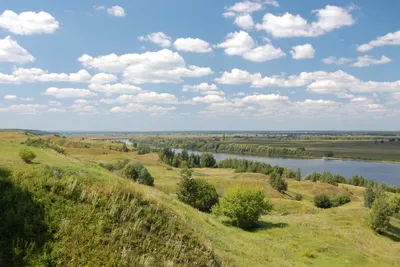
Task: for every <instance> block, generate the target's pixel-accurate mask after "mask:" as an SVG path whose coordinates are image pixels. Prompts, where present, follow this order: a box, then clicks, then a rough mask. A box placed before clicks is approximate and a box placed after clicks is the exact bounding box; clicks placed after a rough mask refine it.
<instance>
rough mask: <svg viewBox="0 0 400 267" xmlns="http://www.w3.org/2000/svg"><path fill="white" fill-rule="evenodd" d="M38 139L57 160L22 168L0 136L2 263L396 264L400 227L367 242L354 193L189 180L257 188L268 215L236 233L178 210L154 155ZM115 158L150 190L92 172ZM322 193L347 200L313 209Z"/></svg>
mask: <svg viewBox="0 0 400 267" xmlns="http://www.w3.org/2000/svg"><path fill="white" fill-rule="evenodd" d="M42 138H44V139H46V140H50V141H51V142H52V143H54V144H56V145H59V146H62V147H63V149H65V154H58V153H56V152H55V151H54V150H52V149H43V148H35V147H30V149H32V150H33V151H34V153H35V154H36V155H37V158H36V159H35V160H34V164H25V163H24V162H23V161H22V160H21V159H19V157H18V152H19V150H20V149H21V148H24V147H25V145H23V144H21V142H23V141H25V140H26V139H27V136H26V135H24V134H23V133H21V132H13V133H12V134H10V132H8V133H0V150H1V153H0V166H4V167H6V168H7V169H9V170H10V171H11V173H10V174H7V173H6V172H5V171H3V172H2V173H3V174H2V175H3V177H2V178H1V183H2V184H1V190H2V192H1V194H0V195H1V196H2V198H1V203H2V204H3V203H6V204H7V205H5V206H7V207H9V209H8V210H5V211H3V213H2V214H1V217H4V218H8V219H7V220H3V218H2V220H1V221H2V223H1V224H0V225H1V226H0V231H1V233H2V234H3V235H4V236H7V239H5V240H6V242H2V243H1V245H0V247H1V248H0V249H1V252H0V257H2V259H5V258H8V259H9V257H10V256H12V257H13V259H15V260H18V261H19V262H21V265H22V264H23V263H27V264H28V265H44V263H46V264H49V265H65V266H68V265H69V266H82V265H85V266H98V265H105V266H157V265H159V266H165V265H167V266H218V265H222V266H400V259H399V258H398V252H399V251H400V242H399V241H400V221H399V220H397V219H395V218H392V219H391V225H392V228H391V229H390V231H389V233H388V234H387V235H386V236H381V235H377V234H375V233H374V232H373V231H372V230H371V229H370V228H369V227H368V225H367V223H366V217H367V215H368V210H367V209H366V208H364V206H363V193H364V189H363V188H361V187H355V186H350V185H339V186H338V187H336V186H332V185H329V184H323V183H312V182H310V181H301V182H298V181H294V180H288V183H289V191H288V192H287V193H286V194H281V193H279V192H277V191H276V190H274V189H273V188H272V187H271V186H270V185H269V183H268V179H269V177H268V176H265V175H261V174H250V173H235V172H234V171H233V170H227V169H195V170H194V177H195V178H202V179H204V180H206V181H208V182H210V183H212V184H214V185H215V186H216V187H217V190H218V192H219V194H220V195H223V192H224V191H225V190H226V189H227V188H229V187H232V186H237V185H246V186H256V187H262V188H264V191H265V192H266V194H267V195H268V197H269V198H270V199H271V201H272V203H273V204H274V211H273V212H272V213H270V214H268V215H266V216H263V217H262V218H261V221H260V222H259V223H258V225H257V227H256V228H255V229H253V230H251V231H245V230H242V229H239V228H236V227H233V226H231V225H229V224H227V223H226V222H225V221H224V220H223V219H220V218H217V217H215V216H214V215H213V214H207V213H202V212H199V211H197V210H195V209H193V208H191V207H190V206H187V205H184V204H182V203H180V202H179V201H178V200H177V198H176V196H175V192H176V185H177V182H178V181H179V169H175V168H170V167H168V166H166V165H164V164H162V163H160V162H159V160H158V156H157V155H155V154H146V155H137V154H136V153H135V152H121V151H119V150H120V149H119V146H121V147H122V144H119V143H111V142H107V141H90V140H81V139H64V138H60V137H58V136H44V137H42ZM124 158H126V159H129V160H130V161H133V162H141V163H142V164H144V166H145V167H146V168H147V169H148V170H149V172H150V173H151V174H152V176H153V177H154V178H155V181H154V183H155V187H154V188H153V187H148V186H142V185H138V184H136V183H134V182H132V181H130V180H128V179H124V178H121V177H119V176H117V175H115V174H114V173H112V172H109V171H107V170H105V169H103V168H101V167H99V163H108V162H115V161H117V160H119V159H124ZM4 176H7V177H4ZM322 192H323V193H326V194H328V195H335V194H338V193H341V194H348V195H349V196H350V198H351V200H352V201H351V203H348V204H346V205H343V206H340V207H337V208H332V209H328V210H322V209H318V208H316V207H314V205H313V203H312V199H313V197H314V196H315V195H316V194H319V193H322ZM295 194H301V195H302V196H303V200H302V201H296V200H294V197H293V196H294V195H295ZM3 205H4V204H3ZM12 214H14V215H15V216H14V215H12ZM17 222H20V223H17ZM22 222H23V223H22ZM12 225H17V227H12ZM10 229H12V231H10ZM17 240H18V241H17ZM0 262H4V261H0Z"/></svg>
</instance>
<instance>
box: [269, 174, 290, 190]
mask: <svg viewBox="0 0 400 267" xmlns="http://www.w3.org/2000/svg"><path fill="white" fill-rule="evenodd" d="M269 183H270V184H271V186H272V187H273V188H275V189H276V190H278V191H279V192H281V193H282V192H284V191H286V190H287V183H286V181H285V179H283V178H282V176H281V175H279V174H278V173H275V172H274V173H272V174H271V176H270V179H269Z"/></svg>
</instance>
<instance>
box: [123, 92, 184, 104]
mask: <svg viewBox="0 0 400 267" xmlns="http://www.w3.org/2000/svg"><path fill="white" fill-rule="evenodd" d="M117 101H118V102H120V103H160V104H175V103H178V98H177V97H176V96H175V95H172V94H168V93H161V94H158V93H156V92H148V93H141V94H138V95H120V96H119V97H118V98H117Z"/></svg>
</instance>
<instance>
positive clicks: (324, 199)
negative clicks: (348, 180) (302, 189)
mask: <svg viewBox="0 0 400 267" xmlns="http://www.w3.org/2000/svg"><path fill="white" fill-rule="evenodd" d="M350 201H351V200H350V197H349V196H347V195H337V196H334V197H331V198H329V197H328V196H327V195H325V194H320V195H316V196H315V197H314V205H315V206H316V207H317V208H321V209H329V208H333V207H339V206H342V205H344V204H346V203H349V202H350Z"/></svg>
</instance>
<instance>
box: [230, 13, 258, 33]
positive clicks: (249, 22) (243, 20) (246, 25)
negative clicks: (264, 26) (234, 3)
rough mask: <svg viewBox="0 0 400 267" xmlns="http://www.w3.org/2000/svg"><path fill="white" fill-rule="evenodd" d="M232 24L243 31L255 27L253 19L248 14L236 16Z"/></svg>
mask: <svg viewBox="0 0 400 267" xmlns="http://www.w3.org/2000/svg"><path fill="white" fill-rule="evenodd" d="M234 23H235V24H236V25H238V26H239V27H240V28H242V29H244V30H251V29H252V28H254V25H255V24H254V21H253V17H252V16H251V15H250V14H242V15H238V16H237V17H236V18H235V21H234Z"/></svg>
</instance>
